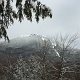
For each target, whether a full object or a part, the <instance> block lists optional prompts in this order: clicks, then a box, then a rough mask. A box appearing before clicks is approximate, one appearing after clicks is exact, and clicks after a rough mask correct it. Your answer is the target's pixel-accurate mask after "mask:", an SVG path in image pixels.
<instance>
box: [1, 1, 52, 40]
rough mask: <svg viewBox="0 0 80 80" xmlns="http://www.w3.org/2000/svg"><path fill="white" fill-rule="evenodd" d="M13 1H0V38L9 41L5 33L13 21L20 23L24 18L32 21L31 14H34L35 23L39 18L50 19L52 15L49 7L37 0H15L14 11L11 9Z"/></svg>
mask: <svg viewBox="0 0 80 80" xmlns="http://www.w3.org/2000/svg"><path fill="white" fill-rule="evenodd" d="M23 1H25V2H24V3H23ZM13 2H14V1H13V0H0V38H2V37H4V38H5V40H8V41H9V38H8V35H7V31H6V29H7V28H8V26H9V25H11V24H13V23H14V19H16V20H19V22H22V20H23V19H24V17H26V18H27V20H29V21H32V14H33V13H34V14H35V19H36V22H39V18H40V17H41V18H42V19H45V18H46V17H50V18H52V13H51V10H50V8H49V7H47V6H46V5H44V4H42V3H41V2H39V1H37V0H16V4H15V6H16V9H17V10H14V9H13V6H12V5H11V3H13Z"/></svg>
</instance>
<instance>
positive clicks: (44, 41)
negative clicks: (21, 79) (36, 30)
mask: <svg viewBox="0 0 80 80" xmlns="http://www.w3.org/2000/svg"><path fill="white" fill-rule="evenodd" d="M57 49H58V47H57V46H56V44H55V43H53V42H52V41H51V40H50V39H48V38H47V37H46V36H42V35H36V34H31V35H27V36H26V35H21V36H20V37H17V38H14V39H11V40H10V42H9V43H8V42H1V43H0V59H2V58H6V56H9V55H10V56H12V57H13V58H16V57H18V56H19V55H20V54H21V55H23V56H24V57H29V56H30V55H34V54H37V55H39V56H41V57H43V54H44V53H45V54H46V57H47V58H49V59H54V60H56V61H59V60H60V53H59V52H58V50H57ZM76 53H77V52H76ZM77 55H78V56H77ZM65 56H66V57H67V58H69V59H72V60H74V59H75V60H76V58H77V59H78V58H79V57H80V56H79V51H78V54H74V53H73V54H71V55H65ZM75 57H76V58H75ZM65 59H66V58H65Z"/></svg>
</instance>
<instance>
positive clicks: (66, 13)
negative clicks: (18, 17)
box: [7, 0, 80, 39]
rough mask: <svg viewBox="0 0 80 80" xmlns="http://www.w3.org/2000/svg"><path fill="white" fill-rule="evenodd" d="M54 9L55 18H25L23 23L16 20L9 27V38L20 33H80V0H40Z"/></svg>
mask: <svg viewBox="0 0 80 80" xmlns="http://www.w3.org/2000/svg"><path fill="white" fill-rule="evenodd" d="M40 1H41V2H42V3H43V4H46V5H47V6H49V7H50V8H51V10H52V14H53V18H52V19H50V18H46V19H45V20H42V19H40V21H39V23H38V24H37V22H36V21H35V19H34V16H33V22H32V23H31V22H29V21H27V19H24V21H23V22H22V23H19V22H18V21H15V23H14V25H11V26H10V27H9V29H8V30H7V31H8V35H9V38H10V39H12V38H16V37H19V36H20V35H29V34H39V35H50V36H52V35H54V34H56V33H62V34H67V33H70V34H75V33H78V34H79V35H80V0H40Z"/></svg>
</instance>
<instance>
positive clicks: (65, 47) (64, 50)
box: [54, 34, 78, 80]
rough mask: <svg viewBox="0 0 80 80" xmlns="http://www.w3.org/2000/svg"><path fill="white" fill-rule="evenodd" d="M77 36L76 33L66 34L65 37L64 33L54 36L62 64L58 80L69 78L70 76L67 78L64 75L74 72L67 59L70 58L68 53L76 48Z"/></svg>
mask: <svg viewBox="0 0 80 80" xmlns="http://www.w3.org/2000/svg"><path fill="white" fill-rule="evenodd" d="M77 38H78V36H77V35H76V34H75V35H73V36H69V35H66V36H65V37H62V35H60V36H57V37H56V38H54V42H55V43H56V46H55V48H56V49H57V51H58V53H59V55H60V65H59V70H58V77H57V79H58V80H69V78H68V79H67V77H66V76H64V75H65V74H67V73H73V72H74V71H70V69H71V65H70V66H67V61H69V60H68V58H67V57H66V55H69V54H70V53H71V52H72V51H73V50H75V49H74V45H75V41H76V40H77ZM70 80H71V79H70Z"/></svg>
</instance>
